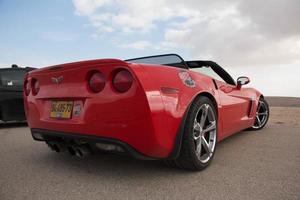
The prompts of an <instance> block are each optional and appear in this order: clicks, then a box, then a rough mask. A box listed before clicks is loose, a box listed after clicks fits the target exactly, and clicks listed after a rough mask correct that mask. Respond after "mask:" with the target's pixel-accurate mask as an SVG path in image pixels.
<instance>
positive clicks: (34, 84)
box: [31, 79, 40, 95]
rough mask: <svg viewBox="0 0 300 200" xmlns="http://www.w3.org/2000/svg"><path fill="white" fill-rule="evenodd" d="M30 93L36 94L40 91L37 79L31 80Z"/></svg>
mask: <svg viewBox="0 0 300 200" xmlns="http://www.w3.org/2000/svg"><path fill="white" fill-rule="evenodd" d="M31 88H32V94H33V95H37V94H38V93H39V91H40V83H39V81H38V80H37V79H32V80H31Z"/></svg>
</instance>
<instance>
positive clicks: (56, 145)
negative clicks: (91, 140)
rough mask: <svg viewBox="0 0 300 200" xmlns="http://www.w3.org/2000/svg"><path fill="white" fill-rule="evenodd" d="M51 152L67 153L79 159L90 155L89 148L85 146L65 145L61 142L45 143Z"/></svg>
mask: <svg viewBox="0 0 300 200" xmlns="http://www.w3.org/2000/svg"><path fill="white" fill-rule="evenodd" d="M46 143H47V145H48V146H49V147H50V149H51V150H52V151H55V152H57V153H61V152H65V151H68V152H69V154H70V155H71V156H74V155H75V156H77V157H79V158H83V157H86V156H87V155H90V154H91V153H92V151H91V148H90V147H89V146H88V145H86V144H83V145H67V144H64V143H61V142H46Z"/></svg>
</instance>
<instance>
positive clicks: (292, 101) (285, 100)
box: [266, 97, 300, 107]
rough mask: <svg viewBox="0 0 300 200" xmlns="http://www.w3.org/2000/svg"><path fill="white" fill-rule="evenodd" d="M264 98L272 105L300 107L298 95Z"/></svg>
mask: <svg viewBox="0 0 300 200" xmlns="http://www.w3.org/2000/svg"><path fill="white" fill-rule="evenodd" d="M266 100H267V101H268V103H269V104H270V106H273V107H300V98H298V97H266Z"/></svg>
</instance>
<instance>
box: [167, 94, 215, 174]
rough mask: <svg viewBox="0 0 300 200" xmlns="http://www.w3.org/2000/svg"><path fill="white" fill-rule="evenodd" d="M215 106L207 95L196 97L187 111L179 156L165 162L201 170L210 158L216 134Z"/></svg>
mask: <svg viewBox="0 0 300 200" xmlns="http://www.w3.org/2000/svg"><path fill="white" fill-rule="evenodd" d="M217 119H218V117H217V112H216V106H215V104H214V103H213V102H212V100H210V99H209V98H208V97H205V96H201V97H198V98H196V99H195V100H194V101H193V103H192V104H191V106H190V108H189V111H188V113H187V118H186V121H185V124H184V130H183V133H182V134H183V135H182V144H181V149H180V154H179V156H178V157H177V158H176V159H174V160H166V161H165V162H166V164H168V165H170V166H176V167H179V168H184V169H190V170H201V169H204V168H205V167H207V166H208V165H209V163H210V161H211V160H212V158H213V156H214V153H215V149H216V144H217V136H218V121H217Z"/></svg>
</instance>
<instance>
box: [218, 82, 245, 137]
mask: <svg viewBox="0 0 300 200" xmlns="http://www.w3.org/2000/svg"><path fill="white" fill-rule="evenodd" d="M215 81H216V84H217V87H218V92H219V97H220V99H219V100H220V104H221V105H220V107H221V109H220V116H221V120H222V127H223V131H222V133H223V135H222V136H223V137H227V136H229V135H231V134H233V133H235V132H237V131H240V130H242V129H244V128H247V124H248V119H249V117H248V115H249V106H250V103H251V101H250V100H249V98H248V97H246V95H245V94H244V90H243V89H242V88H237V87H236V86H235V85H230V84H228V83H225V82H223V81H218V80H215Z"/></svg>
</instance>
